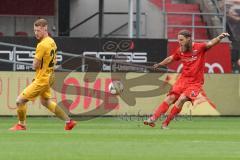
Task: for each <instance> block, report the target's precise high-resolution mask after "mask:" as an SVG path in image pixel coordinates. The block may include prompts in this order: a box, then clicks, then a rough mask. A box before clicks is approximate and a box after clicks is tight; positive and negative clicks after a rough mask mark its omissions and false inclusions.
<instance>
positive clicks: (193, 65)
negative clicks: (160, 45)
mask: <svg viewBox="0 0 240 160" xmlns="http://www.w3.org/2000/svg"><path fill="white" fill-rule="evenodd" d="M205 53H206V43H193V45H192V51H188V52H184V53H182V52H181V51H180V47H179V48H178V49H177V50H176V51H175V52H174V53H173V59H174V60H181V62H182V64H183V68H182V72H181V75H180V77H179V79H178V80H180V79H181V80H183V79H184V81H185V82H186V83H188V84H203V83H204V67H205Z"/></svg>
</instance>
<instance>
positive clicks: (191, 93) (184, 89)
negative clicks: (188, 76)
mask: <svg viewBox="0 0 240 160" xmlns="http://www.w3.org/2000/svg"><path fill="white" fill-rule="evenodd" d="M200 93H201V95H202V96H206V94H205V92H204V90H203V88H202V85H201V84H189V83H187V82H186V80H184V79H179V80H177V82H176V83H175V84H174V85H173V86H172V88H171V90H170V91H169V93H168V95H172V94H173V95H175V97H176V98H179V96H180V95H182V94H183V95H185V96H186V97H188V98H189V99H190V100H191V101H192V102H193V101H194V100H196V98H197V97H198V95H199V94H200Z"/></svg>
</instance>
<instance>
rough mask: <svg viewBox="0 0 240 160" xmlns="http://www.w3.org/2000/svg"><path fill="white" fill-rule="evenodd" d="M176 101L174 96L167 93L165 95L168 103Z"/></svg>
mask: <svg viewBox="0 0 240 160" xmlns="http://www.w3.org/2000/svg"><path fill="white" fill-rule="evenodd" d="M175 101H176V97H175V96H174V95H169V96H167V98H166V99H165V102H167V103H168V104H172V103H174V102H175Z"/></svg>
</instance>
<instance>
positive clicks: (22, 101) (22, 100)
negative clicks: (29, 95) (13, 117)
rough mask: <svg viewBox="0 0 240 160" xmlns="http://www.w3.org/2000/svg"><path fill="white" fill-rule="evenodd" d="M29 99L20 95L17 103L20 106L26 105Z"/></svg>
mask: <svg viewBox="0 0 240 160" xmlns="http://www.w3.org/2000/svg"><path fill="white" fill-rule="evenodd" d="M27 101H28V100H26V99H23V98H21V97H18V98H17V99H16V105H17V106H18V107H19V106H22V105H24V104H25V103H27Z"/></svg>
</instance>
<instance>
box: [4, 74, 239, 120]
mask: <svg viewBox="0 0 240 160" xmlns="http://www.w3.org/2000/svg"><path fill="white" fill-rule="evenodd" d="M33 74H34V73H32V72H0V75H1V76H0V101H1V107H0V115H16V105H15V101H16V98H17V96H18V95H19V94H20V93H21V91H22V90H23V89H24V88H25V87H26V86H27V85H28V84H30V83H31V81H32V77H33ZM176 78H177V74H166V73H165V74H161V73H108V72H105V73H103V72H101V73H81V72H75V73H67V72H57V73H56V82H55V85H54V86H53V88H52V99H53V100H54V101H56V102H57V103H58V105H59V106H61V107H62V108H63V109H64V110H65V111H66V112H68V114H72V115H79V116H84V115H125V114H127V115H149V114H151V113H152V112H153V110H154V108H156V107H157V106H158V105H159V104H160V103H161V102H162V100H163V99H164V98H165V97H166V94H167V93H168V91H169V89H170V88H171V86H172V84H173V83H174V82H175V80H176ZM113 80H120V81H121V82H122V84H123V86H124V90H123V92H122V93H121V94H120V95H113V94H111V93H110V92H109V88H108V86H109V84H110V83H111V81H113ZM239 83H240V76H239V75H237V74H207V75H205V86H204V88H205V91H206V93H207V96H208V98H209V100H208V101H206V102H203V103H201V104H198V105H196V106H192V104H191V103H190V102H187V103H186V104H185V105H184V108H183V110H182V112H181V114H192V115H240V107H239V102H240V96H239V95H240V94H239V93H240V88H239ZM28 115H51V113H50V112H49V111H48V110H47V109H45V107H43V106H42V105H41V104H40V101H39V99H36V100H35V101H34V102H29V103H28Z"/></svg>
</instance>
